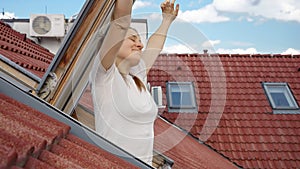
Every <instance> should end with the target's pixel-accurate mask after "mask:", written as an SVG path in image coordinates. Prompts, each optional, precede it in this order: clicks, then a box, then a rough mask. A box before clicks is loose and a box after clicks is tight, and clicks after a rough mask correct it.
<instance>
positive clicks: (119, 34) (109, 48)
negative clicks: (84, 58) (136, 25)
mask: <svg viewBox="0 0 300 169" xmlns="http://www.w3.org/2000/svg"><path fill="white" fill-rule="evenodd" d="M132 5H133V0H116V2H115V6H114V11H113V13H112V17H111V24H110V27H109V30H108V32H107V34H106V36H105V39H104V42H103V45H102V47H101V49H100V52H99V54H100V58H101V64H102V66H103V67H104V68H105V69H106V70H107V69H109V68H110V67H111V66H112V65H113V64H114V63H115V59H116V56H117V53H118V51H119V49H120V47H121V45H122V42H123V40H124V37H125V35H126V32H127V29H128V27H129V26H130V22H131V11H132Z"/></svg>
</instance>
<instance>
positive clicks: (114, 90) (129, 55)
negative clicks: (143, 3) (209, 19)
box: [92, 0, 179, 165]
mask: <svg viewBox="0 0 300 169" xmlns="http://www.w3.org/2000/svg"><path fill="white" fill-rule="evenodd" d="M174 3H175V0H172V2H170V1H169V0H166V1H164V2H163V3H162V4H161V9H162V16H163V19H162V22H161V25H160V26H159V28H158V29H157V31H156V32H155V33H154V34H153V35H152V36H151V37H150V38H149V40H148V43H147V47H146V49H145V50H144V51H142V49H143V48H144V45H143V44H142V43H141V39H140V36H139V35H138V33H137V32H136V30H134V29H133V28H130V27H129V26H130V21H131V9H132V4H133V0H116V4H115V7H114V11H113V14H112V20H111V25H110V27H109V30H108V32H107V35H106V37H105V40H104V42H103V45H102V47H101V49H100V51H99V58H100V59H101V60H100V64H99V68H97V73H96V76H95V81H94V83H93V87H92V90H93V101H94V107H95V123H96V131H97V132H98V133H99V134H100V135H102V136H103V137H104V138H106V139H108V140H109V141H111V142H112V143H114V144H116V145H118V146H119V147H121V148H122V149H124V150H126V151H127V152H129V153H131V154H132V155H134V156H136V157H137V158H139V159H141V160H143V161H144V162H146V163H148V164H149V165H151V164H152V152H153V139H154V131H153V124H154V120H155V118H156V116H157V106H156V104H155V102H154V101H153V99H152V97H151V95H150V93H149V91H148V90H147V87H146V76H147V72H148V70H149V69H150V68H151V66H152V65H153V63H154V61H155V60H156V58H157V56H158V55H159V53H160V51H161V50H162V48H163V45H164V43H165V39H166V34H167V31H168V29H169V27H170V25H171V23H172V22H173V21H174V19H175V18H176V16H177V14H178V11H179V5H176V7H175V8H174ZM124 37H125V38H124ZM147 68H148V69H147Z"/></svg>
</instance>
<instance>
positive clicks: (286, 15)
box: [212, 0, 300, 22]
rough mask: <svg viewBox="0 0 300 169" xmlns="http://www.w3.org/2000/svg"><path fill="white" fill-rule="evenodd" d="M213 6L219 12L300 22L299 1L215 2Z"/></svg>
mask: <svg viewBox="0 0 300 169" xmlns="http://www.w3.org/2000/svg"><path fill="white" fill-rule="evenodd" d="M212 5H213V6H214V7H215V8H216V10H217V11H225V12H235V13H247V14H248V15H249V16H261V17H264V18H267V19H277V20H283V21H298V22H300V17H299V16H300V2H299V1H297V0H284V1H283V0H214V1H213V3H212Z"/></svg>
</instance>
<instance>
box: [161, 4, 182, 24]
mask: <svg viewBox="0 0 300 169" xmlns="http://www.w3.org/2000/svg"><path fill="white" fill-rule="evenodd" d="M171 1H172V2H170V0H165V2H163V3H161V5H160V7H161V10H162V16H163V19H164V20H168V21H173V20H175V18H176V17H177V15H178V11H179V4H177V5H176V7H175V8H174V4H175V0H171Z"/></svg>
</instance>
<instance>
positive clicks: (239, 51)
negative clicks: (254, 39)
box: [216, 48, 258, 54]
mask: <svg viewBox="0 0 300 169" xmlns="http://www.w3.org/2000/svg"><path fill="white" fill-rule="evenodd" d="M216 53H219V54H257V53H258V52H257V50H256V49H255V48H248V49H239V48H238V49H223V48H220V49H217V51H216Z"/></svg>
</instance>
